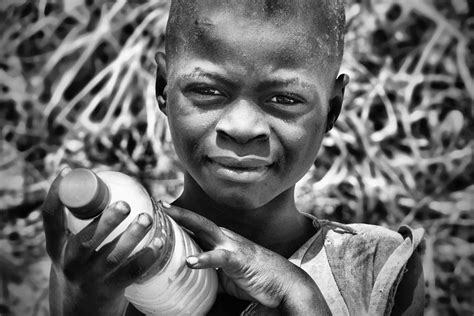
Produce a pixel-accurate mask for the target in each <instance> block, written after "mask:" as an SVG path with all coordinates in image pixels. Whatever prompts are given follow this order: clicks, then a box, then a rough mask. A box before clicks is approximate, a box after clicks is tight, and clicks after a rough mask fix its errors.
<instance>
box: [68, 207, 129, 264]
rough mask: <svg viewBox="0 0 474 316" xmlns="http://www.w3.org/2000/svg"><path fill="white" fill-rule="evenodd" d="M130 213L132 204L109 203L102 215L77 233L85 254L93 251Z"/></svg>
mask: <svg viewBox="0 0 474 316" xmlns="http://www.w3.org/2000/svg"><path fill="white" fill-rule="evenodd" d="M129 214H130V206H129V205H128V204H127V203H126V202H124V201H118V202H116V203H114V204H112V205H109V206H108V207H107V208H106V209H105V210H104V211H103V213H102V214H101V215H100V217H96V218H95V219H94V220H93V221H92V222H91V223H89V225H87V226H86V227H85V228H84V229H82V230H81V231H80V232H79V233H77V234H76V236H75V238H76V239H77V242H78V244H82V245H83V246H84V247H83V248H84V249H83V250H84V251H88V252H86V253H83V255H88V254H89V253H92V252H93V251H94V250H95V249H96V248H97V247H99V245H100V244H101V243H102V242H103V241H104V240H105V238H107V236H109V235H110V233H112V231H113V230H114V229H116V228H117V227H118V226H119V224H120V223H122V222H123V220H124V219H125V218H127V216H128V215H129Z"/></svg>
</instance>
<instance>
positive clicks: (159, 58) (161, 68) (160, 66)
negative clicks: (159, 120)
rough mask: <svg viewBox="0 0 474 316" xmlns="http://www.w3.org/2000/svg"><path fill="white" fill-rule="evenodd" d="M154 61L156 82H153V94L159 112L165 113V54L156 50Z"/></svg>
mask: <svg viewBox="0 0 474 316" xmlns="http://www.w3.org/2000/svg"><path fill="white" fill-rule="evenodd" d="M155 61H156V65H157V68H156V82H155V94H156V100H157V101H158V105H159V107H160V110H161V112H163V113H164V114H165V115H166V85H167V80H166V78H167V69H166V56H165V54H164V53H163V52H158V53H156V55H155Z"/></svg>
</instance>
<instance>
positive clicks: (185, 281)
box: [59, 168, 217, 315]
mask: <svg viewBox="0 0 474 316" xmlns="http://www.w3.org/2000/svg"><path fill="white" fill-rule="evenodd" d="M59 198H60V200H61V201H62V203H63V204H64V205H65V206H66V207H67V210H66V214H67V216H66V217H67V223H68V227H69V229H70V230H71V232H72V233H77V232H79V231H80V230H82V229H83V228H84V227H85V226H87V224H89V223H90V222H91V221H92V220H93V219H94V218H95V217H96V216H100V214H101V213H102V211H103V210H104V209H105V208H106V207H107V206H108V205H110V204H112V203H114V202H116V201H125V202H127V203H128V204H129V206H130V214H129V215H128V216H127V218H126V219H125V220H124V221H123V222H122V223H121V224H120V225H119V226H118V227H117V228H116V229H115V230H113V231H112V232H111V234H110V235H109V236H107V238H106V239H105V240H104V242H103V243H102V244H101V245H99V247H98V248H97V249H100V248H101V247H102V246H103V245H104V244H106V243H108V242H110V241H112V240H113V239H114V238H115V237H117V236H118V235H119V234H120V233H122V232H123V231H124V230H125V229H126V228H127V227H128V225H129V224H130V223H131V222H132V221H133V220H134V219H135V218H136V217H137V215H138V214H139V213H143V212H146V213H148V214H149V215H151V217H152V218H153V225H152V227H151V228H150V230H149V232H148V233H147V235H146V236H145V237H144V238H143V239H142V241H141V242H140V243H139V244H138V245H137V247H136V248H135V249H134V250H133V251H132V253H131V254H130V256H131V255H133V254H134V253H136V252H137V251H139V250H140V249H143V248H144V247H146V246H147V245H148V244H149V243H150V242H152V241H153V240H158V242H159V243H160V244H162V246H161V248H160V255H159V258H158V259H157V260H156V263H155V264H154V265H153V266H152V267H151V268H150V269H149V270H148V271H147V272H146V273H145V275H144V276H143V277H142V278H141V279H140V280H139V281H137V283H134V284H132V285H130V286H129V287H127V288H126V290H125V297H126V298H127V299H128V300H129V301H130V302H131V303H132V304H133V305H135V307H136V308H137V309H138V310H139V311H141V312H142V313H145V314H147V315H204V314H205V313H206V312H207V311H208V310H209V309H210V308H211V307H212V304H213V303H214V300H215V297H216V292H217V274H216V272H215V271H214V270H212V269H204V270H198V269H196V270H193V269H190V268H188V267H187V266H186V264H185V259H186V257H187V256H188V255H191V254H196V253H198V252H201V250H200V249H199V247H198V246H197V245H196V243H195V242H194V241H193V240H192V239H191V238H190V237H189V236H188V235H187V234H186V233H185V232H184V231H183V229H181V227H179V226H178V225H177V224H176V223H175V222H174V221H173V220H172V219H171V218H170V217H169V216H167V215H166V214H165V213H164V212H163V211H162V209H161V206H160V205H159V204H158V203H155V202H154V201H153V199H152V198H151V197H150V196H149V194H148V193H147V191H146V190H145V188H144V187H143V186H142V185H141V184H140V183H138V182H137V181H135V180H134V179H133V178H131V177H129V176H127V175H125V174H123V173H120V172H115V171H102V172H98V173H94V172H93V171H91V170H89V169H85V168H78V169H74V170H72V171H71V172H70V173H68V174H67V175H66V176H65V177H64V178H63V179H62V180H61V183H60V185H59Z"/></svg>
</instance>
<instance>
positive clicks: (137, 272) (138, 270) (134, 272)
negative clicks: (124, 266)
mask: <svg viewBox="0 0 474 316" xmlns="http://www.w3.org/2000/svg"><path fill="white" fill-rule="evenodd" d="M144 270H145V269H144V268H143V266H142V265H141V264H138V263H135V264H131V265H130V266H129V267H128V270H127V272H128V275H129V276H130V278H132V279H136V278H138V277H140V276H141V275H142V274H143V273H144V272H145V271H144Z"/></svg>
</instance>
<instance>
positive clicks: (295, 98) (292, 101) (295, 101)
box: [269, 93, 304, 106]
mask: <svg viewBox="0 0 474 316" xmlns="http://www.w3.org/2000/svg"><path fill="white" fill-rule="evenodd" d="M277 98H285V99H287V100H289V101H290V102H281V100H280V102H278V100H277ZM273 99H276V100H275V101H272V100H273ZM269 102H272V103H276V104H279V105H284V106H292V105H297V104H300V103H303V102H304V101H303V100H302V99H301V98H300V97H299V96H296V95H294V94H292V93H288V94H277V95H274V96H273V97H271V99H270V101H269Z"/></svg>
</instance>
